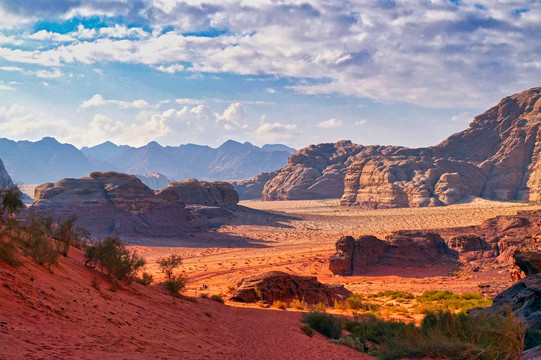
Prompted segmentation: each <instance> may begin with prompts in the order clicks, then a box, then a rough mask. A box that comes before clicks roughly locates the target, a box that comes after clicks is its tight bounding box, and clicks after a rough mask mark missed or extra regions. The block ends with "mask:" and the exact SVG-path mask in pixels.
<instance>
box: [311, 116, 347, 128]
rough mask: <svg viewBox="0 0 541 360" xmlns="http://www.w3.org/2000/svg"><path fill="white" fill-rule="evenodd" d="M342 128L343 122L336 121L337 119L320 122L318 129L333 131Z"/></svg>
mask: <svg viewBox="0 0 541 360" xmlns="http://www.w3.org/2000/svg"><path fill="white" fill-rule="evenodd" d="M341 126H342V120H336V119H335V118H332V119H329V120H325V121H320V122H318V123H317V127H320V128H322V129H332V128H338V127H341Z"/></svg>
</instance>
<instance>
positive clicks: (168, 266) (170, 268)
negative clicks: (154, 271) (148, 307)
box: [156, 255, 186, 296]
mask: <svg viewBox="0 0 541 360" xmlns="http://www.w3.org/2000/svg"><path fill="white" fill-rule="evenodd" d="M156 263H157V264H158V265H159V266H160V270H161V271H162V272H163V273H164V274H165V276H166V279H165V281H164V282H162V286H163V287H164V288H165V289H166V290H167V291H169V293H170V294H171V295H172V296H177V295H178V293H179V292H180V291H181V290H182V289H184V288H185V287H186V278H185V277H183V276H182V275H177V274H174V270H175V269H176V268H177V267H179V266H180V265H182V258H181V257H180V256H178V255H169V256H167V257H164V258H160V259H158V261H156Z"/></svg>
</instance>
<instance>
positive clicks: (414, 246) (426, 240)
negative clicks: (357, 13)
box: [329, 231, 456, 275]
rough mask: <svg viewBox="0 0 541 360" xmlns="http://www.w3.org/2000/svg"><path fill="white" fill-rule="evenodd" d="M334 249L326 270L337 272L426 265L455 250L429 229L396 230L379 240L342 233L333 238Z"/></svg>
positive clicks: (359, 271)
mask: <svg viewBox="0 0 541 360" xmlns="http://www.w3.org/2000/svg"><path fill="white" fill-rule="evenodd" d="M336 251H337V252H336V253H335V254H334V255H332V256H331V258H330V259H329V270H331V271H332V272H333V273H334V274H337V275H357V274H362V273H364V272H366V270H367V269H368V267H369V266H374V265H388V266H398V267H400V266H418V267H421V266H426V265H430V264H435V263H441V262H442V261H443V260H444V258H448V259H449V260H452V259H454V258H455V257H456V254H455V253H454V252H453V251H451V250H450V249H449V248H448V247H447V245H446V244H445V241H444V240H443V239H442V238H441V237H440V236H439V235H438V234H437V233H434V232H430V231H397V232H394V233H393V234H391V235H389V236H387V237H386V238H385V241H384V240H380V239H378V238H377V237H375V236H371V235H368V236H361V237H359V238H358V239H357V240H355V239H354V238H353V237H351V236H344V237H342V238H340V240H338V241H337V242H336Z"/></svg>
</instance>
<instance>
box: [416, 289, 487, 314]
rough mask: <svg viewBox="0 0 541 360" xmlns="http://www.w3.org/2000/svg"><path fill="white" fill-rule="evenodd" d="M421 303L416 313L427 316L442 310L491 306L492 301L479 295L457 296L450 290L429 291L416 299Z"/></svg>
mask: <svg viewBox="0 0 541 360" xmlns="http://www.w3.org/2000/svg"><path fill="white" fill-rule="evenodd" d="M416 300H417V302H418V303H419V304H418V305H417V306H416V307H415V308H414V312H416V313H418V314H427V313H431V312H435V311H442V310H454V311H456V310H460V311H466V310H470V309H473V308H475V307H480V306H490V305H491V304H492V300H489V299H485V298H484V297H483V295H482V294H479V293H464V294H462V295H459V294H456V293H454V292H452V291H448V290H443V291H442V290H428V291H425V292H424V293H423V294H422V295H419V296H418V297H417V298H416Z"/></svg>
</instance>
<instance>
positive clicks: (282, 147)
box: [261, 144, 297, 154]
mask: <svg viewBox="0 0 541 360" xmlns="http://www.w3.org/2000/svg"><path fill="white" fill-rule="evenodd" d="M261 149H262V150H265V151H287V152H288V153H290V154H294V153H296V152H297V149H293V148H292V147H289V146H286V145H283V144H266V145H263V146H262V147H261Z"/></svg>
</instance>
